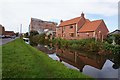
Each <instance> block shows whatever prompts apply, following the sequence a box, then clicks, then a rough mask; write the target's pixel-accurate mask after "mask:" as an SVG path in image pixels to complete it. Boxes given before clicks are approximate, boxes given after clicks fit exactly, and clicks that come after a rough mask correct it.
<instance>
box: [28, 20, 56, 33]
mask: <svg viewBox="0 0 120 80" xmlns="http://www.w3.org/2000/svg"><path fill="white" fill-rule="evenodd" d="M56 26H57V23H55V22H50V21H43V20H41V19H36V18H31V22H30V26H29V31H38V32H39V34H41V33H45V32H49V31H50V32H52V34H53V35H55V33H56Z"/></svg>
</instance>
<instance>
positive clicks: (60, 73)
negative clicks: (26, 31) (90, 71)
mask: <svg viewBox="0 0 120 80" xmlns="http://www.w3.org/2000/svg"><path fill="white" fill-rule="evenodd" d="M2 51H3V52H2V53H3V54H2V59H3V60H2V77H3V78H84V79H86V80H93V79H92V78H90V77H88V76H86V75H84V74H82V73H80V72H78V71H77V70H73V69H69V68H67V67H65V66H64V65H63V64H61V63H60V62H58V61H54V60H52V59H51V58H49V57H48V55H46V54H45V53H43V52H41V51H38V50H37V49H35V48H33V47H31V46H30V45H28V44H25V42H24V41H23V40H20V39H16V40H14V41H12V42H10V43H8V44H5V45H3V46H2Z"/></svg>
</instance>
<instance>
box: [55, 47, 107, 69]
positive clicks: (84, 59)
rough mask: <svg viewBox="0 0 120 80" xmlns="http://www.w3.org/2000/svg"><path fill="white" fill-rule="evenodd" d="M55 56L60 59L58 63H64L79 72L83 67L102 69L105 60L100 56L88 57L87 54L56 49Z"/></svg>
mask: <svg viewBox="0 0 120 80" xmlns="http://www.w3.org/2000/svg"><path fill="white" fill-rule="evenodd" d="M56 54H57V56H58V57H59V58H60V61H65V62H67V63H69V64H71V65H73V66H75V67H77V68H78V69H79V70H80V71H82V70H83V68H84V66H85V65H90V66H92V67H95V68H97V69H102V67H103V65H104V63H105V61H106V59H105V58H103V57H100V56H94V55H92V56H90V55H87V54H81V53H78V52H74V51H70V50H64V49H56Z"/></svg>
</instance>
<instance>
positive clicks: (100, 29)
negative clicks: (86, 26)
mask: <svg viewBox="0 0 120 80" xmlns="http://www.w3.org/2000/svg"><path fill="white" fill-rule="evenodd" d="M96 32H97V35H98V38H99V39H102V37H103V38H106V37H107V35H108V32H109V30H108V29H107V27H106V25H105V23H104V21H102V23H101V24H100V25H99V27H98V28H97V30H96Z"/></svg>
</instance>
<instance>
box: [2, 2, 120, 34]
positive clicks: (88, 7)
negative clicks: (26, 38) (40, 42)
mask: <svg viewBox="0 0 120 80" xmlns="http://www.w3.org/2000/svg"><path fill="white" fill-rule="evenodd" d="M118 1H119V0H0V24H2V25H3V26H4V27H5V29H6V30H10V31H11V30H13V31H15V32H19V31H20V24H22V25H23V27H22V32H28V26H29V24H30V19H31V17H33V18H38V19H42V20H45V21H55V22H57V23H58V22H59V21H60V20H61V19H62V20H68V19H71V18H74V17H78V16H80V15H81V13H82V12H84V14H85V17H86V18H87V19H90V20H91V21H92V20H98V19H103V20H104V21H105V23H106V25H107V27H108V29H109V31H110V32H111V31H113V30H115V29H117V28H118Z"/></svg>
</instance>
